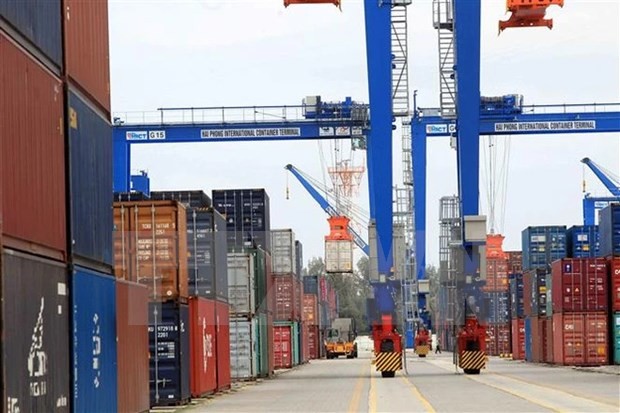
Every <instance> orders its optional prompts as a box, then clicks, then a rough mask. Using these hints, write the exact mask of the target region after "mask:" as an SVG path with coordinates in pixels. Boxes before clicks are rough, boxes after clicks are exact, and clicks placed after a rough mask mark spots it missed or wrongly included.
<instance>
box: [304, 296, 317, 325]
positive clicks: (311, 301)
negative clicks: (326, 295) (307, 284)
mask: <svg viewBox="0 0 620 413" xmlns="http://www.w3.org/2000/svg"><path fill="white" fill-rule="evenodd" d="M302 321H304V322H306V323H307V324H310V325H313V324H316V325H318V324H319V302H318V297H317V296H316V295H314V294H304V308H303V312H302Z"/></svg>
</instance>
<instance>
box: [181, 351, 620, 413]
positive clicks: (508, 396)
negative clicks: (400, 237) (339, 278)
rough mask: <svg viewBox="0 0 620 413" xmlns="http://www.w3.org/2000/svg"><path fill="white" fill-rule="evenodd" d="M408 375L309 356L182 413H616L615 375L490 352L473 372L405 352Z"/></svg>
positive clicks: (619, 402) (618, 382)
mask: <svg viewBox="0 0 620 413" xmlns="http://www.w3.org/2000/svg"><path fill="white" fill-rule="evenodd" d="M407 357H408V373H406V372H404V371H402V372H401V373H400V374H398V375H397V376H396V377H394V378H381V376H380V375H379V374H378V373H376V372H374V370H373V369H372V367H371V365H370V360H371V355H370V353H367V352H365V353H360V358H359V359H355V360H346V359H338V360H315V361H313V362H311V363H310V364H307V365H304V366H301V367H299V368H296V369H294V370H291V371H288V372H286V373H283V374H280V375H278V377H277V378H276V379H272V380H264V381H262V382H260V383H255V384H245V385H242V386H240V387H238V388H236V390H235V391H233V392H230V393H228V394H224V395H220V396H217V397H215V398H213V399H210V400H208V401H204V402H202V403H201V404H199V405H196V406H192V407H189V408H185V409H183V412H184V413H185V412H191V413H197V412H368V413H375V412H547V411H560V412H620V376H618V375H614V374H597V373H592V372H588V371H578V370H575V369H571V368H559V367H549V366H539V365H532V364H526V363H522V362H515V361H509V360H504V359H497V358H491V360H490V362H489V365H488V368H487V369H486V370H484V371H483V372H482V373H481V374H480V375H478V376H465V375H463V374H460V373H458V374H456V373H455V370H454V366H453V365H452V355H451V354H450V353H444V354H442V355H434V354H433V355H429V357H427V358H426V359H421V358H418V357H417V356H415V355H413V354H410V353H408V356H407Z"/></svg>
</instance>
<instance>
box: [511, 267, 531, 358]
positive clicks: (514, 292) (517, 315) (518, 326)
mask: <svg viewBox="0 0 620 413" xmlns="http://www.w3.org/2000/svg"><path fill="white" fill-rule="evenodd" d="M523 305H524V304H523V274H521V273H512V274H510V318H511V328H510V336H511V342H512V346H511V350H512V359H513V360H525V313H524V308H523ZM528 337H529V336H528Z"/></svg>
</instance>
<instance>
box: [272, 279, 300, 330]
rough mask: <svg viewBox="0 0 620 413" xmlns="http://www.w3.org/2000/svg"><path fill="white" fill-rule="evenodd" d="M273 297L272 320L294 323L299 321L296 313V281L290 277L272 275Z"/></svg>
mask: <svg viewBox="0 0 620 413" xmlns="http://www.w3.org/2000/svg"><path fill="white" fill-rule="evenodd" d="M272 278H273V289H274V297H275V304H276V305H275V312H274V319H275V320H276V321H295V320H298V319H299V315H298V314H297V311H296V305H295V304H296V302H295V301H296V298H295V297H296V295H297V280H296V279H295V278H294V277H293V276H290V275H274V276H273V277H272Z"/></svg>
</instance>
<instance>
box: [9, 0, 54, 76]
mask: <svg viewBox="0 0 620 413" xmlns="http://www.w3.org/2000/svg"><path fill="white" fill-rule="evenodd" d="M61 11H62V6H61V4H60V0H29V1H17V0H13V1H11V0H3V1H0V16H1V17H2V18H4V19H5V20H7V21H8V22H9V24H11V25H12V26H13V27H14V29H15V30H17V31H18V32H19V33H20V34H21V35H22V36H24V37H25V38H26V39H27V40H28V41H30V42H31V43H32V44H33V45H34V46H35V47H36V48H37V49H39V50H40V51H41V52H43V54H44V55H45V56H47V58H48V59H50V60H51V61H52V62H53V63H55V65H56V66H58V67H61V66H62V12H61Z"/></svg>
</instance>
